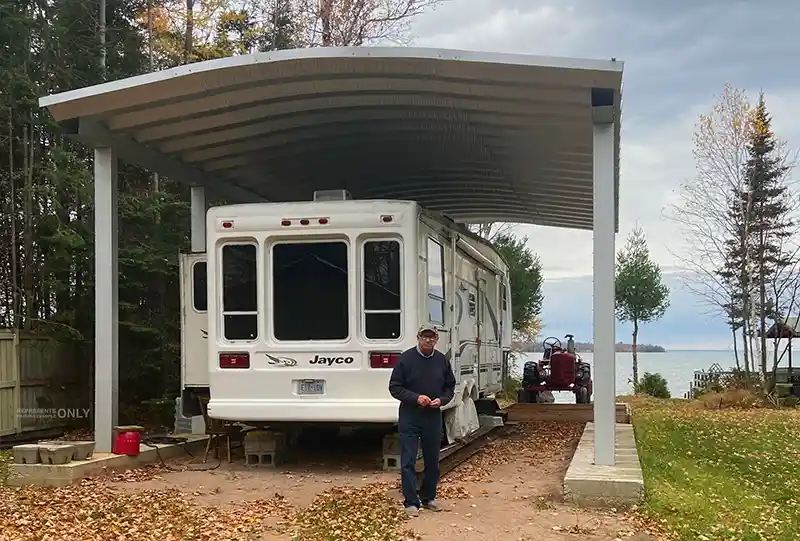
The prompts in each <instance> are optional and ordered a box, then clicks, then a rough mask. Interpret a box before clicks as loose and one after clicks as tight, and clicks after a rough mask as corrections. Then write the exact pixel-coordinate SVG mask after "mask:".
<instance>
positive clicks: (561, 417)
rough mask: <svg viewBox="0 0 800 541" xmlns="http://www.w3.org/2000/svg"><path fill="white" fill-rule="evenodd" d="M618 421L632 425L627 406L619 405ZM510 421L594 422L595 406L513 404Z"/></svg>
mask: <svg viewBox="0 0 800 541" xmlns="http://www.w3.org/2000/svg"><path fill="white" fill-rule="evenodd" d="M616 410H617V411H616V421H617V422H618V423H625V424H630V422H631V413H630V408H629V407H628V405H627V404H617V408H616ZM505 411H506V412H508V421H509V422H517V423H524V422H530V421H565V422H568V421H575V422H585V423H589V422H593V421H594V404H555V403H552V404H512V405H510V406H508V407H507V408H506V409H505Z"/></svg>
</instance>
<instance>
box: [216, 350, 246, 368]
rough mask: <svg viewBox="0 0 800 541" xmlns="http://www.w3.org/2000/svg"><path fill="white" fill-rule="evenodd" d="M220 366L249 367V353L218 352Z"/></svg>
mask: <svg viewBox="0 0 800 541" xmlns="http://www.w3.org/2000/svg"><path fill="white" fill-rule="evenodd" d="M219 367H220V368H250V355H249V354H247V353H220V354H219Z"/></svg>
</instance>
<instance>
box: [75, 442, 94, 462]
mask: <svg viewBox="0 0 800 541" xmlns="http://www.w3.org/2000/svg"><path fill="white" fill-rule="evenodd" d="M70 443H71V444H72V445H73V446H74V447H75V452H74V453H73V454H72V460H89V459H90V458H92V455H93V454H94V442H93V441H73V442H70Z"/></svg>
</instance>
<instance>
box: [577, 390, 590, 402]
mask: <svg viewBox="0 0 800 541" xmlns="http://www.w3.org/2000/svg"><path fill="white" fill-rule="evenodd" d="M575 403H576V404H588V403H589V389H588V388H586V387H579V388H578V391H577V392H576V393H575Z"/></svg>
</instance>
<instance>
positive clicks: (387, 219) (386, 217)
mask: <svg viewBox="0 0 800 541" xmlns="http://www.w3.org/2000/svg"><path fill="white" fill-rule="evenodd" d="M393 219H394V218H393V217H392V216H389V215H388V214H384V215H383V216H381V221H382V222H383V223H385V224H388V223H389V222H391V221H392V220H393Z"/></svg>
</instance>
